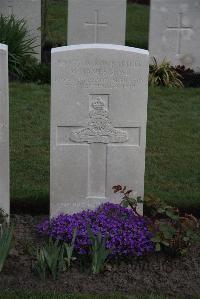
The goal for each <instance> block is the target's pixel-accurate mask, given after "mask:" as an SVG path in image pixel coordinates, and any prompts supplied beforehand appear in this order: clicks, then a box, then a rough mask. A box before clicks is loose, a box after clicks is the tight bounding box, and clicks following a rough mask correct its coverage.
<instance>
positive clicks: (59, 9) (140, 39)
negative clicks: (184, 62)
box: [48, 0, 149, 49]
mask: <svg viewBox="0 0 200 299" xmlns="http://www.w3.org/2000/svg"><path fill="white" fill-rule="evenodd" d="M148 27H149V7H148V6H145V5H138V4H130V3H129V4H128V5H127V25H126V45H129V46H133V47H138V48H144V49H147V48H148ZM48 40H49V41H53V43H54V44H57V45H66V43H67V1H66V0H59V1H52V0H50V1H49V7H48Z"/></svg>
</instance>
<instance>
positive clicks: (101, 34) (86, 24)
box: [68, 0, 126, 45]
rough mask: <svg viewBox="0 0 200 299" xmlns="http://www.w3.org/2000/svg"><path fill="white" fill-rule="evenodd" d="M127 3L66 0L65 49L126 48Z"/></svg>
mask: <svg viewBox="0 0 200 299" xmlns="http://www.w3.org/2000/svg"><path fill="white" fill-rule="evenodd" d="M125 31H126V0H68V45H76V44H90V43H103V44H108V43H109V44H117V45H124V44H125Z"/></svg>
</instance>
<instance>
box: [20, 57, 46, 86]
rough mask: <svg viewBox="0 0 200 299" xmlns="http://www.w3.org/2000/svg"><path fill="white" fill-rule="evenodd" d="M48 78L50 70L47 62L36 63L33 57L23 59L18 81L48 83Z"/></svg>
mask: <svg viewBox="0 0 200 299" xmlns="http://www.w3.org/2000/svg"><path fill="white" fill-rule="evenodd" d="M50 80H51V70H50V65H49V64H44V63H38V62H37V60H36V59H35V58H33V57H27V58H26V59H24V63H23V67H22V75H21V77H20V81H22V82H34V83H37V84H49V83H50Z"/></svg>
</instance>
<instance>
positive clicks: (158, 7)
mask: <svg viewBox="0 0 200 299" xmlns="http://www.w3.org/2000/svg"><path fill="white" fill-rule="evenodd" d="M199 48H200V0H181V1H180V0H151V17H150V35H149V52H150V55H151V57H155V58H156V59H157V60H158V61H159V62H161V61H162V60H163V59H164V58H166V59H167V60H169V61H170V62H171V63H172V65H185V66H186V67H187V68H188V67H189V68H193V69H194V70H196V71H200V51H199Z"/></svg>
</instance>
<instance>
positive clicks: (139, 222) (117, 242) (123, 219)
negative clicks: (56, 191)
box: [38, 203, 154, 256]
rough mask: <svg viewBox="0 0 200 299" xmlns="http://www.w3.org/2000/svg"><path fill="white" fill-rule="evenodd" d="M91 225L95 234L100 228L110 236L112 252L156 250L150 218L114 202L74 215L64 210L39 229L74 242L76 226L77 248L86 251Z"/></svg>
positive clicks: (124, 253) (87, 249)
mask: <svg viewBox="0 0 200 299" xmlns="http://www.w3.org/2000/svg"><path fill="white" fill-rule="evenodd" d="M88 226H90V228H91V230H92V232H93V234H95V235H97V234H98V233H99V232H100V233H101V235H102V236H103V237H105V236H106V237H107V241H106V247H107V248H109V249H111V252H112V255H113V256H131V255H137V256H141V255H143V254H144V253H147V252H150V251H153V250H154V244H153V243H152V241H151V238H152V233H151V232H150V231H149V230H148V223H147V220H146V219H145V218H144V217H142V216H136V215H135V214H134V213H133V211H132V210H131V209H127V208H124V207H122V206H121V205H118V204H112V203H105V204H103V205H100V206H99V207H98V208H97V209H96V210H87V211H82V212H80V213H76V214H73V215H67V214H66V215H64V214H61V215H59V216H58V217H56V218H53V219H52V220H50V221H48V220H47V221H45V222H43V223H41V224H40V225H39V226H38V231H39V233H40V234H42V235H43V236H49V237H53V238H55V239H59V240H62V241H64V242H71V240H72V237H73V231H74V229H75V228H77V235H76V240H75V250H76V252H77V253H78V254H81V255H84V254H88V253H89V251H90V240H89V236H88Z"/></svg>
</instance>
